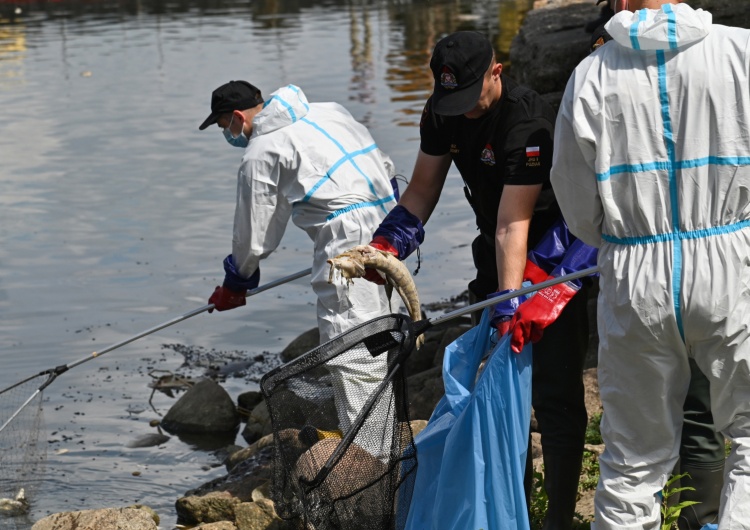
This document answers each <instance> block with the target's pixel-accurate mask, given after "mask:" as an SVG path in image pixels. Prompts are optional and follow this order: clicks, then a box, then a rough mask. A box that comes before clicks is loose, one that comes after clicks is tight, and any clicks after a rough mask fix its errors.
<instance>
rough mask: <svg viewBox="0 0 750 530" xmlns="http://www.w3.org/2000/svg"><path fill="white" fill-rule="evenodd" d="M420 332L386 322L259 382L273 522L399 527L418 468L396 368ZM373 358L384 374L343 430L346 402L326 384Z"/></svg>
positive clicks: (397, 320)
mask: <svg viewBox="0 0 750 530" xmlns="http://www.w3.org/2000/svg"><path fill="white" fill-rule="evenodd" d="M418 333H419V332H418V331H417V330H416V327H415V324H414V323H413V322H412V321H411V320H410V319H409V318H408V317H406V316H405V315H388V316H385V317H381V318H378V319H375V320H372V321H370V322H367V323H365V324H362V325H360V326H358V327H356V328H353V329H351V330H349V331H348V332H346V333H344V334H342V335H339V336H338V337H336V338H335V339H333V340H331V341H330V342H327V343H325V344H323V345H321V346H319V347H317V348H315V349H314V350H312V351H310V352H308V353H306V354H304V355H302V356H301V357H298V358H297V359H295V360H293V361H291V362H289V363H287V364H285V365H283V366H280V367H278V368H276V369H275V370H272V371H271V372H269V373H268V374H266V375H265V376H264V377H263V379H262V380H261V391H262V393H263V396H264V398H265V400H266V404H267V406H268V411H269V413H270V416H271V422H272V425H273V434H274V448H275V451H274V471H273V480H272V492H271V496H272V499H273V501H274V503H275V507H276V512H277V513H278V514H279V516H280V517H282V518H283V519H287V520H288V519H301V520H302V521H303V522H304V523H305V524H306V528H307V529H314V530H398V529H401V528H403V526H404V524H405V522H406V516H407V512H408V508H409V503H410V501H411V494H412V489H413V485H414V478H415V475H416V473H415V471H416V466H417V455H416V449H415V445H414V439H413V435H412V431H411V427H410V425H409V415H408V402H407V399H406V377H405V373H404V368H403V363H404V360H405V359H406V356H408V355H409V353H411V350H412V348H413V347H414V342H415V339H416V337H417V335H418ZM380 356H385V357H380ZM375 358H378V359H384V360H386V361H387V362H384V363H383V366H384V370H383V375H384V377H382V379H378V382H377V383H376V384H375V385H373V386H372V387H370V388H372V390H371V391H370V392H369V393H368V394H367V395H362V396H360V397H361V402H362V403H363V406H362V407H361V409H360V410H359V413H358V414H357V413H356V411H355V415H356V417H355V419H354V420H353V421H352V422H351V425H350V426H347V428H344V429H342V428H341V421H340V420H338V419H337V414H336V412H335V409H340V408H341V407H342V406H343V405H342V403H345V402H347V399H348V403H351V395H349V396H344V395H342V391H341V389H340V385H337V384H335V381H334V382H331V380H335V379H336V377H337V373H339V370H340V368H341V367H342V366H347V365H357V364H358V363H361V362H363V360H367V359H375ZM349 392H351V390H350V391H349ZM332 411H333V412H332ZM340 417H341V414H340V411H339V413H338V418H340Z"/></svg>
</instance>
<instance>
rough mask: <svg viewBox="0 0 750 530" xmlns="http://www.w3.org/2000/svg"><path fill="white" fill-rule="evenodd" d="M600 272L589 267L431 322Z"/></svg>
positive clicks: (441, 316)
mask: <svg viewBox="0 0 750 530" xmlns="http://www.w3.org/2000/svg"><path fill="white" fill-rule="evenodd" d="M597 272H599V267H589V268H588V269H584V270H582V271H578V272H572V273H570V274H565V275H563V276H559V277H557V278H553V279H551V280H546V281H543V282H539V283H537V284H535V285H531V286H529V287H523V288H521V289H518V290H517V291H512V292H510V293H508V294H504V295H502V296H496V297H494V298H490V299H488V300H482V301H481V302H477V303H476V304H472V305H469V306H466V307H462V308H461V309H456V310H455V311H451V312H450V313H446V314H444V315H440V316H439V317H435V318H431V319H429V322H430V324H431V325H433V326H434V325H436V324H439V323H441V322H445V321H446V320H451V319H453V318H456V317H460V316H461V315H465V314H467V313H472V312H474V311H477V310H479V309H484V308H485V307H489V306H491V305H495V304H497V303H499V302H504V301H505V300H510V299H511V298H516V297H518V296H523V295H525V294H529V293H533V292H535V291H539V290H541V289H544V288H545V287H550V286H552V285H557V284H558V283H564V282H567V281H570V280H577V279H578V278H583V277H584V276H591V275H593V274H596V273H597Z"/></svg>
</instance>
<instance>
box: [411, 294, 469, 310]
mask: <svg viewBox="0 0 750 530" xmlns="http://www.w3.org/2000/svg"><path fill="white" fill-rule="evenodd" d="M468 304H469V291H468V290H466V291H464V292H462V293H461V294H459V295H456V296H451V297H450V298H449V299H448V300H440V301H438V302H430V303H426V304H422V307H423V308H424V309H425V310H427V311H445V312H448V311H453V310H455V309H460V308H462V307H466V306H467V305H468Z"/></svg>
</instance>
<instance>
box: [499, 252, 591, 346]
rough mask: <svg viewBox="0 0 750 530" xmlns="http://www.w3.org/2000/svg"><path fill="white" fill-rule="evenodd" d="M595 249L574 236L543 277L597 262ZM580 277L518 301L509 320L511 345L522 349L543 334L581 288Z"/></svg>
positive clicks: (580, 268)
mask: <svg viewBox="0 0 750 530" xmlns="http://www.w3.org/2000/svg"><path fill="white" fill-rule="evenodd" d="M596 256H597V249H596V248H594V247H590V246H588V245H586V244H585V243H583V242H582V241H580V240H579V239H576V240H575V241H573V242H572V243H571V244H570V247H569V248H568V250H567V252H566V253H565V256H564V258H563V260H562V262H561V263H560V265H558V266H557V267H556V268H555V270H553V271H552V274H550V275H549V276H548V277H547V278H546V279H547V280H551V279H553V278H559V277H560V276H564V275H566V274H571V273H573V272H577V271H580V270H583V269H586V268H588V267H592V266H594V265H595V264H596ZM581 285H582V284H581V280H571V281H567V282H564V283H559V284H557V285H552V286H550V287H546V288H544V289H542V290H540V291H537V292H536V294H534V296H532V297H531V298H529V300H527V301H526V302H524V303H523V304H521V305H520V306H519V307H518V309H517V310H516V312H515V315H514V316H513V319H512V321H511V322H510V325H509V327H510V329H511V343H510V347H511V349H512V350H513V351H514V352H516V353H521V350H523V347H524V346H525V345H526V344H528V343H529V342H532V343H533V342H537V341H539V339H541V338H542V333H543V332H544V329H545V328H546V327H547V326H549V325H550V324H552V323H553V322H554V321H555V320H557V317H559V316H560V313H562V310H563V309H564V308H565V306H566V305H567V304H568V302H570V300H571V298H573V297H574V296H575V295H576V293H577V292H578V290H579V289H580V288H581Z"/></svg>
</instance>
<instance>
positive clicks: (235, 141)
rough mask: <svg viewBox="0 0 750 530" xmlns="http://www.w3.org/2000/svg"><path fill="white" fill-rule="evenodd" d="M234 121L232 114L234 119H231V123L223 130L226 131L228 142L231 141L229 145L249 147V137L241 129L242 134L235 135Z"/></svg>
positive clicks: (225, 135)
mask: <svg viewBox="0 0 750 530" xmlns="http://www.w3.org/2000/svg"><path fill="white" fill-rule="evenodd" d="M233 121H234V114H232V119H231V120H229V125H228V126H227V128H226V129H223V130H222V132H223V133H224V138H226V140H227V142H229V145H233V146H234V147H243V148H244V147H247V143H248V140H247V137H246V136H245V135H244V134H242V131H241V130H240V134H239V135H237V136H234V135H233V134H232V130H231V129H232V122H233Z"/></svg>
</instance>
